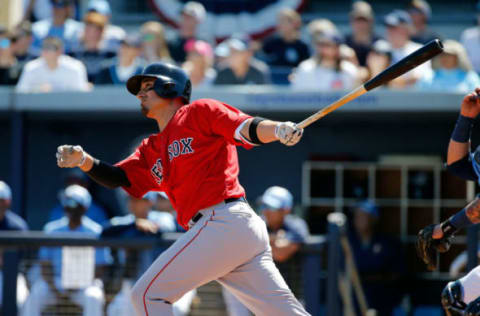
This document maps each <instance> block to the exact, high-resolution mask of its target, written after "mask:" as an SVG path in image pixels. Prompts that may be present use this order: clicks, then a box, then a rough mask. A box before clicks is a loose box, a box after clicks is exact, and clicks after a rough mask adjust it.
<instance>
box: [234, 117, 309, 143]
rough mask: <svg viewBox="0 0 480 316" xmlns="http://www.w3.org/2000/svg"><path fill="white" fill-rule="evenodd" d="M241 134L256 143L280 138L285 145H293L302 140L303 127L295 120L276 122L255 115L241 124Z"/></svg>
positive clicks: (269, 141)
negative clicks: (298, 125) (294, 121)
mask: <svg viewBox="0 0 480 316" xmlns="http://www.w3.org/2000/svg"><path fill="white" fill-rule="evenodd" d="M240 134H241V137H242V138H244V139H246V140H247V141H248V142H250V143H253V144H256V145H261V144H266V143H271V142H274V141H277V140H278V141H280V142H281V143H282V144H284V145H287V146H292V145H295V144H296V143H298V142H299V141H300V139H301V137H302V134H303V129H302V128H299V127H297V126H296V125H295V123H293V122H276V121H272V120H266V119H263V118H259V117H255V118H251V119H248V120H246V121H245V123H244V124H242V125H241V127H240Z"/></svg>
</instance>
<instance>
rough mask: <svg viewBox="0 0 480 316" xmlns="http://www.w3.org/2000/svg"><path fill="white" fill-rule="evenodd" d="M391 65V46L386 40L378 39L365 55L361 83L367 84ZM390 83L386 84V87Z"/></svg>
mask: <svg viewBox="0 0 480 316" xmlns="http://www.w3.org/2000/svg"><path fill="white" fill-rule="evenodd" d="M391 63H392V46H390V43H388V42H387V41H386V40H383V39H379V40H378V41H376V42H375V43H373V45H372V48H371V50H370V52H369V53H368V55H367V59H366V67H365V68H362V69H361V70H362V73H361V77H362V82H367V81H368V80H370V79H372V78H373V77H375V76H376V75H378V74H379V73H380V72H382V71H384V70H385V69H387V68H388V66H390V64H391ZM389 84H390V83H387V84H386V85H387V86H388V85H389Z"/></svg>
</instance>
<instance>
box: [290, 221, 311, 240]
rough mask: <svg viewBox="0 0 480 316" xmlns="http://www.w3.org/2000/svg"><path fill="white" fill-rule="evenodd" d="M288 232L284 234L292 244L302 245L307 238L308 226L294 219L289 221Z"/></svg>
mask: <svg viewBox="0 0 480 316" xmlns="http://www.w3.org/2000/svg"><path fill="white" fill-rule="evenodd" d="M289 227H290V230H289V231H288V232H287V234H286V238H287V239H288V240H289V241H290V242H292V243H298V244H303V243H305V241H306V240H307V238H308V235H309V232H308V226H307V224H306V223H305V221H303V220H302V219H300V218H295V219H293V220H292V221H291V223H290V225H289Z"/></svg>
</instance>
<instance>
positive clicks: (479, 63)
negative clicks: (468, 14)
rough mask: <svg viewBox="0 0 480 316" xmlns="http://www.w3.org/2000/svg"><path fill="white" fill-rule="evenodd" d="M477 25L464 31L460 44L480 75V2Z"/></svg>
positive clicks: (479, 2) (478, 3) (479, 3)
mask: <svg viewBox="0 0 480 316" xmlns="http://www.w3.org/2000/svg"><path fill="white" fill-rule="evenodd" d="M476 8H477V10H476V11H477V13H476V22H477V25H476V26H473V27H471V28H468V29H466V30H465V31H463V33H462V35H461V40H460V42H461V43H462V45H463V47H465V49H466V50H467V54H468V58H469V59H470V62H471V63H472V66H473V69H474V70H475V71H476V72H477V73H480V1H478V2H477V6H476Z"/></svg>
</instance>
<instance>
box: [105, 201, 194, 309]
mask: <svg viewBox="0 0 480 316" xmlns="http://www.w3.org/2000/svg"><path fill="white" fill-rule="evenodd" d="M158 196H159V194H158V193H157V192H148V193H147V194H145V195H144V196H143V198H142V199H137V198H134V197H131V196H130V197H129V198H128V209H129V211H130V214H128V215H126V216H122V217H114V218H112V219H111V220H110V225H109V226H107V227H105V228H104V230H103V232H102V236H103V237H119V238H134V237H146V236H149V235H150V236H153V235H156V234H161V233H165V232H174V231H175V219H174V218H173V216H172V214H170V213H168V212H158V211H153V210H152V207H153V205H154V204H155V203H156V201H157V199H158ZM121 254H122V257H124V258H122V260H121V261H122V263H123V264H124V265H125V267H126V270H125V274H124V276H123V277H124V278H123V281H122V289H121V290H120V292H119V293H118V294H117V295H116V296H115V297H114V299H113V300H112V302H111V303H110V304H109V306H108V308H107V315H108V316H130V315H134V314H135V311H134V309H133V305H132V302H131V300H130V296H131V288H132V286H133V284H134V283H135V281H136V280H137V279H138V278H139V277H140V276H141V275H142V274H143V272H145V271H146V269H147V268H148V267H149V266H150V264H151V263H152V262H153V261H154V260H155V258H156V256H157V255H158V254H159V252H158V251H157V253H156V254H155V253H154V251H153V250H148V251H137V250H128V251H126V252H124V251H122V253H121ZM135 268H136V269H135ZM195 293H196V291H195V290H193V291H190V292H188V293H187V294H185V295H184V296H183V297H182V298H181V299H180V300H178V301H176V302H175V303H174V304H173V313H174V315H175V316H183V315H187V314H188V313H189V311H190V305H191V303H192V300H193V298H194V297H195Z"/></svg>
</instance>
